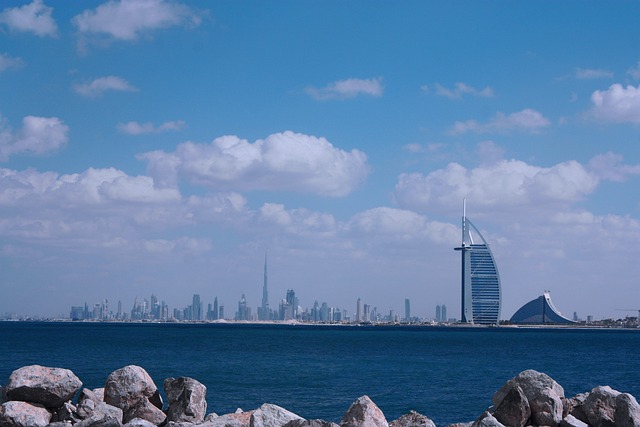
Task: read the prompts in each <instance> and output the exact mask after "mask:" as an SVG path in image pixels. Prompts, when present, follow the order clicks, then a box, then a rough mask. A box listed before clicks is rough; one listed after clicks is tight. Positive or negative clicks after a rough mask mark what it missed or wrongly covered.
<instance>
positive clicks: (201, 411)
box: [164, 377, 207, 424]
mask: <svg viewBox="0 0 640 427" xmlns="http://www.w3.org/2000/svg"><path fill="white" fill-rule="evenodd" d="M164 391H165V393H166V395H167V400H168V401H169V408H168V409H167V420H168V421H176V422H190V423H194V424H197V423H201V422H202V421H203V420H204V416H205V414H206V413H207V400H206V397H207V388H206V387H205V386H204V385H203V384H202V383H200V382H198V381H196V380H194V379H193V378H187V377H181V378H177V379H176V378H167V379H166V380H165V381H164Z"/></svg>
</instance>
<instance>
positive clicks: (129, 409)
mask: <svg viewBox="0 0 640 427" xmlns="http://www.w3.org/2000/svg"><path fill="white" fill-rule="evenodd" d="M104 401H105V402H106V403H108V404H109V405H112V406H115V407H116V408H120V409H122V412H123V422H124V423H127V422H129V421H131V420H132V419H134V418H142V419H144V420H147V421H150V422H151V423H153V424H156V425H160V424H162V423H163V422H164V421H165V419H166V415H165V414H164V412H162V399H161V398H160V394H159V393H158V388H157V387H156V385H155V383H154V382H153V380H152V379H151V377H150V376H149V374H148V373H147V371H145V370H144V369H142V368H141V367H139V366H135V365H129V366H125V367H124V368H120V369H118V370H115V371H113V372H112V373H111V374H109V376H108V377H107V382H106V383H105V386H104Z"/></svg>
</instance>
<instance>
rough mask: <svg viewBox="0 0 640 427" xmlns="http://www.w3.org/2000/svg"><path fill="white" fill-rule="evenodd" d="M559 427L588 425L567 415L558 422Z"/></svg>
mask: <svg viewBox="0 0 640 427" xmlns="http://www.w3.org/2000/svg"><path fill="white" fill-rule="evenodd" d="M558 425H559V426H560V427H588V424H587V423H585V422H582V421H580V420H579V419H577V418H576V417H574V416H573V415H571V414H569V415H567V416H566V417H564V418H563V419H562V421H560V424H558Z"/></svg>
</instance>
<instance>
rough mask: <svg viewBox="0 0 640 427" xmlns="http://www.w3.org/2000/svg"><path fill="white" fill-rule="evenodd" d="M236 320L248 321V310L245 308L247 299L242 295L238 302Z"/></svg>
mask: <svg viewBox="0 0 640 427" xmlns="http://www.w3.org/2000/svg"><path fill="white" fill-rule="evenodd" d="M236 320H249V308H248V307H247V299H246V298H245V296H244V294H242V298H240V301H238V312H237V313H236Z"/></svg>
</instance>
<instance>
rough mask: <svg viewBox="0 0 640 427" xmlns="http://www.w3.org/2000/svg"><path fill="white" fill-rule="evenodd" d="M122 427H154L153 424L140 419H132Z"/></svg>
mask: <svg viewBox="0 0 640 427" xmlns="http://www.w3.org/2000/svg"><path fill="white" fill-rule="evenodd" d="M124 427H156V425H155V424H151V423H150V422H149V421H147V420H143V419H142V418H134V419H132V420H131V421H129V422H128V423H126V424H125V425H124Z"/></svg>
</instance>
